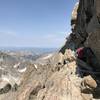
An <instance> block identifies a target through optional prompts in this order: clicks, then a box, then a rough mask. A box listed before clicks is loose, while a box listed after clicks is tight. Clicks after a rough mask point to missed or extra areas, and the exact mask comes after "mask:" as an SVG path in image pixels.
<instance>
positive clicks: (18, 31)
mask: <svg viewBox="0 0 100 100" xmlns="http://www.w3.org/2000/svg"><path fill="white" fill-rule="evenodd" d="M76 1H77V0H0V46H1V47H2V46H3V47H5V46H7V47H8V46H10V47H60V46H61V45H63V44H64V41H65V38H66V36H67V33H69V32H70V18H71V12H72V9H73V7H74V5H75V3H76Z"/></svg>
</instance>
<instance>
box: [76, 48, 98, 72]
mask: <svg viewBox="0 0 100 100" xmlns="http://www.w3.org/2000/svg"><path fill="white" fill-rule="evenodd" d="M76 53H77V58H78V59H80V60H82V61H84V62H86V63H87V64H88V65H90V66H91V67H92V68H93V69H94V70H95V71H98V69H100V65H99V63H98V60H97V58H96V56H95V54H94V53H93V51H92V50H91V48H90V47H81V48H78V49H77V50H76Z"/></svg>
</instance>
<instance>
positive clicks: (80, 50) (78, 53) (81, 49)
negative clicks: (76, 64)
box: [76, 47, 84, 59]
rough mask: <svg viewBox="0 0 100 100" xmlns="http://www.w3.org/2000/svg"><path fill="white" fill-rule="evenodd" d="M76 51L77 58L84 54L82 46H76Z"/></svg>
mask: <svg viewBox="0 0 100 100" xmlns="http://www.w3.org/2000/svg"><path fill="white" fill-rule="evenodd" d="M76 52H77V56H78V58H79V59H82V58H83V56H84V54H83V53H84V48H83V47H82V48H78V49H77V51H76Z"/></svg>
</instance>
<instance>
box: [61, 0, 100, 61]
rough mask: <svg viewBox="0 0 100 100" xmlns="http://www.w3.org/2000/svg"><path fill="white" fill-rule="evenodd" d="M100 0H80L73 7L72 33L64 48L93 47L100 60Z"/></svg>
mask: <svg viewBox="0 0 100 100" xmlns="http://www.w3.org/2000/svg"><path fill="white" fill-rule="evenodd" d="M99 5H100V0H80V1H79V3H77V4H76V5H75V7H74V9H73V12H72V19H71V26H72V33H71V34H70V36H69V37H68V39H67V42H66V43H65V45H64V47H63V48H62V49H63V50H62V49H61V50H62V51H64V48H69V47H70V48H72V49H73V48H74V49H76V48H78V47H80V46H88V47H91V48H92V50H93V52H94V53H95V55H96V57H97V58H98V60H99V62H100V6H99Z"/></svg>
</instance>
